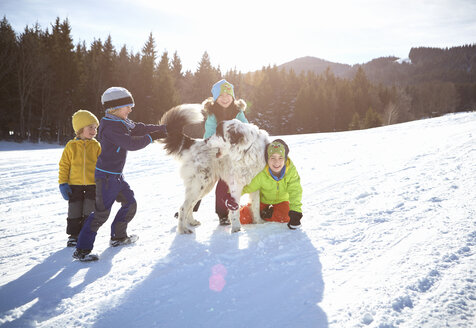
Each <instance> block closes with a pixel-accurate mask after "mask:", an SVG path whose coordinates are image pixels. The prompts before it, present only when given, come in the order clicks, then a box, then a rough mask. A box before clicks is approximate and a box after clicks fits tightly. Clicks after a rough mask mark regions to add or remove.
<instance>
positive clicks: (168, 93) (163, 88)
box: [153, 51, 179, 121]
mask: <svg viewBox="0 0 476 328" xmlns="http://www.w3.org/2000/svg"><path fill="white" fill-rule="evenodd" d="M156 80H157V83H156V90H155V93H156V94H157V100H158V101H157V103H156V108H155V109H154V112H153V118H155V121H158V120H159V118H160V117H161V116H162V115H163V113H165V112H166V111H167V110H169V109H170V108H172V107H173V106H176V105H178V103H179V99H178V96H177V92H176V91H175V86H174V79H173V77H172V70H171V68H170V64H169V57H168V53H167V51H164V53H163V54H162V57H161V59H160V62H159V65H158V66H157V71H156Z"/></svg>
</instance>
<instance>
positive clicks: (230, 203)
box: [225, 195, 240, 211]
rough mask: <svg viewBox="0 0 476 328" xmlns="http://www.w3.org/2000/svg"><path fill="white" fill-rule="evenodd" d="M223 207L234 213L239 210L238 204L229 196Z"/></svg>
mask: <svg viewBox="0 0 476 328" xmlns="http://www.w3.org/2000/svg"><path fill="white" fill-rule="evenodd" d="M225 206H226V208H227V209H229V210H230V211H236V210H238V209H239V208H240V204H238V203H237V202H236V201H235V200H234V199H233V197H231V195H230V196H229V197H228V198H227V199H225Z"/></svg>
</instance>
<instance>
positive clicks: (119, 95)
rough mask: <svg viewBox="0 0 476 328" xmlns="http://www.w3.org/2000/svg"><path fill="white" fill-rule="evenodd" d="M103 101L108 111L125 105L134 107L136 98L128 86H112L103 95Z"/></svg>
mask: <svg viewBox="0 0 476 328" xmlns="http://www.w3.org/2000/svg"><path fill="white" fill-rule="evenodd" d="M101 102H102V105H103V107H104V109H105V110H106V112H108V111H111V110H114V109H117V108H121V107H124V106H131V107H134V98H132V94H131V93H130V92H129V90H127V89H126V88H122V87H110V88H109V89H107V90H106V91H104V93H103V94H102V97H101Z"/></svg>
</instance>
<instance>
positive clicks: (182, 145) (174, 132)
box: [160, 104, 203, 156]
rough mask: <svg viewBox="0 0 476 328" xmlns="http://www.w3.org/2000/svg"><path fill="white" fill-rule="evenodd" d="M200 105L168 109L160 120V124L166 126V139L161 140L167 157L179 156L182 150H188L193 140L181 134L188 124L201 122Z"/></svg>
mask: <svg viewBox="0 0 476 328" xmlns="http://www.w3.org/2000/svg"><path fill="white" fill-rule="evenodd" d="M202 109H203V107H202V105H200V104H184V105H179V106H176V107H174V108H172V109H169V110H168V111H167V112H166V113H165V114H164V116H162V118H161V119H160V124H165V125H167V137H166V138H165V139H163V141H162V142H163V143H164V148H165V150H166V151H167V154H169V155H175V156H180V153H181V151H182V150H185V149H188V148H190V147H191V146H192V145H193V144H194V143H195V139H192V138H190V137H189V136H187V135H185V134H184V133H183V128H184V127H185V126H186V125H189V124H196V123H200V122H202V121H203V114H202Z"/></svg>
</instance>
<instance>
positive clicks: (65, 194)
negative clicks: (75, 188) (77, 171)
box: [59, 183, 72, 200]
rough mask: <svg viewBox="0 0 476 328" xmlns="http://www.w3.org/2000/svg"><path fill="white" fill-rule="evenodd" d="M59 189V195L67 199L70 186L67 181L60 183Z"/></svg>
mask: <svg viewBox="0 0 476 328" xmlns="http://www.w3.org/2000/svg"><path fill="white" fill-rule="evenodd" d="M59 189H60V191H61V195H63V198H64V199H65V200H69V194H71V192H72V191H71V187H70V186H69V184H67V183H62V184H60V185H59Z"/></svg>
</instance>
